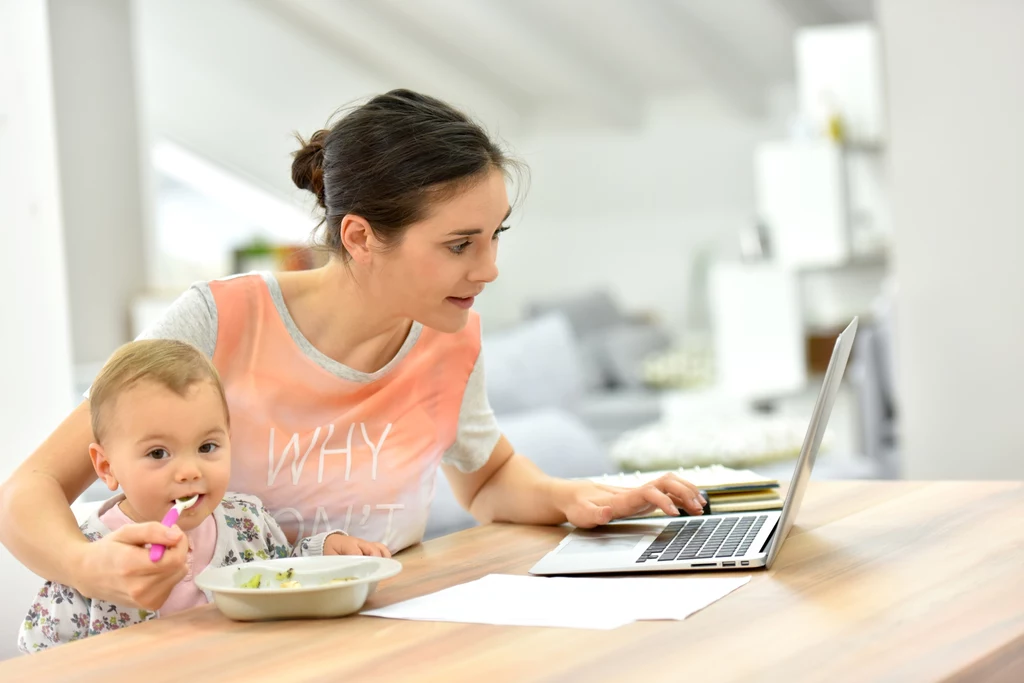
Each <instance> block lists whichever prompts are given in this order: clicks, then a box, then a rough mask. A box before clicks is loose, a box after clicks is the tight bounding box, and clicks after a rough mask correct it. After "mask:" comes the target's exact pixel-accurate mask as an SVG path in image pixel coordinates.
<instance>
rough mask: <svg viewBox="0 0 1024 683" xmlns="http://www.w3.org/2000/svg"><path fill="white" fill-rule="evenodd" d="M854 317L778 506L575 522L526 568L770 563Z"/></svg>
mask: <svg viewBox="0 0 1024 683" xmlns="http://www.w3.org/2000/svg"><path fill="white" fill-rule="evenodd" d="M856 333H857V318H854V319H853V322H851V323H850V324H849V326H848V327H847V328H846V329H845V330H843V333H842V334H840V335H839V338H838V339H837V340H836V345H835V348H834V349H833V350H832V359H831V360H830V361H829V363H828V370H827V371H826V372H825V381H824V382H823V383H822V386H821V391H820V392H819V393H818V400H817V401H816V402H815V404H814V411H813V412H812V413H811V423H810V425H808V427H807V434H806V435H805V436H804V443H803V446H802V448H801V449H800V458H799V459H798V460H797V463H796V469H795V471H794V474H793V479H792V482H791V483H790V487H789V493H788V495H787V496H786V502H785V503H784V504H783V506H782V510H781V511H778V510H773V511H770V512H768V511H765V512H744V513H737V514H724V515H705V516H702V517H671V518H665V517H663V518H657V519H642V520H622V521H618V522H613V523H611V524H608V525H605V526H602V527H599V528H597V529H589V530H584V529H575V530H573V532H572V533H570V534H569V535H568V536H566V537H565V538H564V539H563V540H562V542H561V543H559V544H558V547H557V548H555V549H554V550H552V551H551V552H550V553H548V554H547V555H545V556H544V557H542V558H541V560H540V562H538V563H537V564H535V565H534V566H533V567H532V568H531V569H530V573H531V574H540V575H555V574H563V575H564V574H605V573H620V572H659V571H673V572H676V571H695V570H723V569H744V568H753V567H771V566H772V562H774V561H775V558H776V557H778V554H779V549H780V548H781V547H782V543H783V541H785V540H786V536H787V535H788V534H789V530H790V529H791V528H792V526H793V521H794V520H795V519H796V515H797V512H798V511H799V510H800V502H801V501H802V500H803V497H804V491H805V490H806V488H807V481H808V480H809V479H810V478H811V468H812V467H813V466H814V459H815V457H816V456H817V454H818V446H819V445H820V444H821V437H822V435H823V434H824V433H825V426H826V425H827V424H828V418H829V415H830V414H831V412H832V404H833V403H835V400H836V393H837V392H838V391H839V383H840V381H841V380H842V378H843V372H844V371H845V370H846V362H847V360H849V358H850V349H851V347H852V346H853V338H854V336H855V335H856Z"/></svg>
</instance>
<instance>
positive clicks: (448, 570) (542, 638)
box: [0, 481, 1024, 683]
mask: <svg viewBox="0 0 1024 683" xmlns="http://www.w3.org/2000/svg"><path fill="white" fill-rule="evenodd" d="M567 531H568V529H567V528H566V527H527V526H514V525H501V524H493V525H488V526H482V527H478V528H475V529H470V530H468V531H464V532H460V533H457V534H453V535H451V536H447V537H444V538H440V539H436V540H434V541H430V542H428V543H425V544H423V545H420V546H416V547H414V548H411V549H409V550H407V551H405V552H403V553H401V554H400V555H399V556H398V558H399V559H400V560H401V561H402V564H403V567H404V568H403V571H402V573H401V574H399V575H398V576H397V577H395V578H393V579H390V580H388V581H385V582H382V583H381V585H380V587H379V589H378V591H377V592H376V593H375V594H374V595H373V596H371V598H370V601H369V602H368V606H370V607H376V606H383V605H387V604H391V603H394V602H397V601H400V600H405V599H408V598H412V597H415V596H418V595H423V594H425V593H429V592H433V591H436V590H439V589H441V588H444V587H447V586H451V585H455V584H459V583H463V582H466V581H470V580H473V579H477V578H480V577H482V576H484V575H486V574H489V573H495V572H499V573H509V574H524V573H526V571H527V569H528V568H529V567H530V566H531V565H532V564H533V563H534V562H535V561H536V560H537V559H538V558H539V557H541V556H542V555H543V554H544V553H545V552H547V551H548V550H550V549H551V548H553V547H554V546H555V545H556V544H557V543H558V541H559V540H560V539H561V538H562V537H563V536H564V535H565V534H566V533H567ZM750 574H751V575H752V577H753V578H752V580H751V581H750V583H749V584H747V585H746V586H744V587H743V588H740V589H739V590H738V591H736V592H734V593H732V594H731V595H729V596H726V597H725V598H724V599H722V600H720V601H719V602H716V603H714V604H713V605H711V606H710V607H708V608H706V609H705V610H703V611H701V612H699V613H697V614H695V615H693V616H691V617H690V618H688V619H686V620H685V621H679V622H676V621H660V622H638V623H634V624H631V625H628V626H625V627H622V628H619V629H616V630H614V631H591V630H571V629H554V628H532V627H506V626H486V625H475V624H453V623H441V622H413V621H400V620H390V619H379V618H374V617H364V616H354V617H347V618H343V619H338V620H327V621H288V622H272V623H239V622H233V621H230V620H228V619H226V618H224V617H223V616H221V614H220V613H219V612H218V611H217V610H216V608H214V607H213V606H206V607H201V608H197V609H194V610H189V611H187V612H182V613H179V614H176V615H173V616H169V617H167V618H163V619H158V620H155V621H152V622H147V623H145V624H141V625H138V626H133V627H131V628H128V629H125V630H123V631H117V632H113V633H109V634H104V635H101V636H97V637H94V638H88V639H86V640H83V641H78V642H75V643H69V644H67V645H63V646H61V647H58V648H54V649H52V650H48V651H45V652H41V653H38V654H34V655H29V656H24V657H19V658H16V659H12V660H8V661H6V662H2V663H0V680H3V681H49V680H75V681H92V680H104V681H114V680H129V679H131V680H134V681H155V680H172V679H174V680H186V681H188V680H209V679H216V680H235V679H247V680H278V681H312V680H346V681H348V680H361V679H366V680H369V679H372V680H417V681H419V680H446V681H450V680H488V681H490V680H530V681H533V680H572V681H582V680H586V681H588V683H589V682H590V681H603V680H619V681H633V680H644V681H650V680H658V681H660V680H664V681H680V680H687V679H690V678H695V679H697V680H701V681H729V680H737V681H745V680H753V679H755V678H757V679H759V680H779V679H782V680H789V681H800V680H814V681H820V680H828V681H833V680H836V681H838V680H855V681H869V680H887V681H901V682H902V681H911V680H929V681H933V680H940V679H949V680H962V681H978V680H1007V681H1010V680H1014V681H1021V680H1024V584H1022V579H1024V482H867V481H864V482H812V483H811V485H810V487H809V489H808V492H807V496H806V498H805V501H804V505H803V509H802V510H801V511H800V515H799V519H798V521H797V525H796V526H795V527H794V528H793V531H792V532H791V534H790V537H789V539H788V540H787V541H786V544H785V546H784V547H783V550H782V552H781V554H780V556H779V559H778V561H777V562H776V564H775V566H774V567H772V569H771V570H770V571H763V570H761V571H754V572H751V573H750ZM715 575H717V576H721V575H722V574H715ZM661 576H663V578H664V580H678V578H679V577H680V576H682V575H680V574H673V575H661ZM690 576H692V575H690ZM698 580H699V576H698Z"/></svg>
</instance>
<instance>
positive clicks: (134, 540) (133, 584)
mask: <svg viewBox="0 0 1024 683" xmlns="http://www.w3.org/2000/svg"><path fill="white" fill-rule="evenodd" d="M153 543H161V544H163V545H164V546H166V547H167V550H166V551H165V552H164V556H163V557H162V558H160V560H159V561H158V562H153V561H152V560H150V559H149V550H148V549H147V547H146V546H147V544H153ZM79 553H80V555H79V562H78V570H77V574H78V576H77V577H76V578H77V581H76V582H75V584H74V585H75V587H76V588H78V590H79V591H80V592H81V593H82V594H83V595H85V596H86V597H89V598H93V599H100V600H106V601H108V602H113V603H116V604H119V605H137V606H138V607H142V608H143V609H148V610H158V609H160V607H162V606H163V604H164V602H166V601H167V596H168V595H170V594H171V589H172V588H174V586H175V585H177V584H178V582H180V581H181V580H182V579H183V578H185V574H187V573H188V568H187V566H186V564H185V562H186V559H187V557H188V541H187V540H186V539H185V534H184V533H182V531H181V529H179V528H178V527H177V526H173V527H170V528H168V527H165V526H164V525H162V524H160V523H159V522H144V523H142V524H128V525H125V526H123V527H121V528H120V529H118V530H117V531H115V532H113V533H111V534H109V535H108V536H104V537H103V538H101V539H99V540H98V541H94V542H92V543H86V544H85V545H84V546H82V547H81V550H80V551H79Z"/></svg>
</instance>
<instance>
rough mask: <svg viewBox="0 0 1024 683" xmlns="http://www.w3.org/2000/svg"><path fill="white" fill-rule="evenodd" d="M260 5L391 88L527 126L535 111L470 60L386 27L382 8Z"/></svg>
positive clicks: (518, 92)
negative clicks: (453, 56) (451, 56)
mask: <svg viewBox="0 0 1024 683" xmlns="http://www.w3.org/2000/svg"><path fill="white" fill-rule="evenodd" d="M254 2H255V4H257V5H259V6H261V7H263V8H264V9H265V10H267V11H268V12H271V13H272V14H274V15H275V16H276V17H278V18H279V19H282V20H284V21H285V22H287V23H288V24H290V25H291V26H293V27H294V28H296V29H298V30H300V31H301V32H302V33H303V34H304V35H307V36H309V37H310V39H312V40H316V41H317V42H319V43H320V44H322V45H323V46H325V47H326V48H328V49H330V50H331V51H333V52H334V53H335V54H337V55H338V56H339V57H340V58H341V59H343V60H344V61H346V62H349V63H351V64H354V65H356V66H357V68H360V69H361V70H363V71H365V72H366V73H369V74H371V75H373V76H376V77H378V78H380V79H381V80H382V81H384V82H385V83H386V84H387V85H386V87H387V88H391V87H407V88H412V89H417V90H421V91H424V92H428V93H430V94H433V95H435V96H436V97H440V98H443V99H450V100H452V101H453V103H456V104H457V105H458V106H459V107H460V108H464V109H470V110H472V111H473V113H475V114H478V115H482V116H486V117H487V118H488V119H498V120H500V121H501V122H502V124H510V127H517V126H519V125H521V123H522V122H523V120H524V119H526V118H528V117H529V116H530V115H531V114H532V113H533V110H534V107H533V103H532V102H531V101H530V99H529V97H528V95H527V94H526V93H525V91H523V90H522V89H521V88H518V87H516V86H514V85H509V84H506V83H501V82H498V81H496V80H494V79H488V78H484V77H482V76H481V74H479V73H476V72H475V71H474V69H473V68H472V67H471V65H470V64H468V63H467V61H468V60H462V62H453V61H452V60H451V59H449V58H448V57H446V55H444V54H443V51H441V50H437V49H436V46H434V45H425V44H424V43H423V42H422V40H420V36H417V35H415V34H413V35H410V34H409V33H408V31H407V30H405V29H407V27H405V26H402V25H401V24H399V23H393V22H387V21H382V18H381V16H380V14H379V12H378V11H377V10H376V9H375V6H376V4H377V3H376V2H330V3H328V2H319V3H312V2H302V1H301V0H254Z"/></svg>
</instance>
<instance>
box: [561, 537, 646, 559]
mask: <svg viewBox="0 0 1024 683" xmlns="http://www.w3.org/2000/svg"><path fill="white" fill-rule="evenodd" d="M643 539H644V537H643V536H642V535H632V534H631V535H623V536H579V537H575V538H572V539H571V540H570V541H569V542H568V543H566V544H565V545H564V546H562V549H561V550H559V551H558V554H559V555H565V554H567V553H568V554H573V555H579V554H583V553H608V552H619V551H626V550H632V549H633V548H635V547H636V545H637V544H638V543H639V542H640V541H642V540H643Z"/></svg>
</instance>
